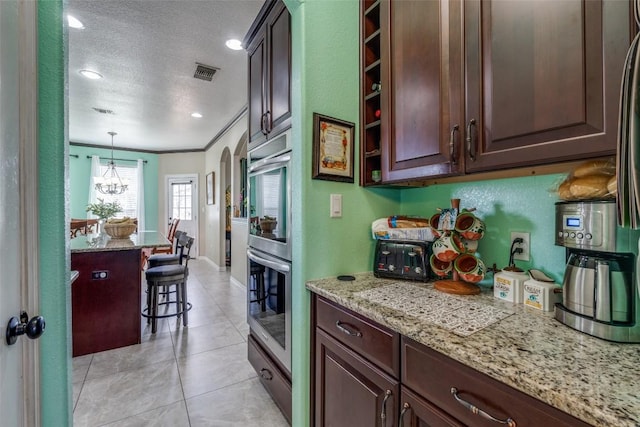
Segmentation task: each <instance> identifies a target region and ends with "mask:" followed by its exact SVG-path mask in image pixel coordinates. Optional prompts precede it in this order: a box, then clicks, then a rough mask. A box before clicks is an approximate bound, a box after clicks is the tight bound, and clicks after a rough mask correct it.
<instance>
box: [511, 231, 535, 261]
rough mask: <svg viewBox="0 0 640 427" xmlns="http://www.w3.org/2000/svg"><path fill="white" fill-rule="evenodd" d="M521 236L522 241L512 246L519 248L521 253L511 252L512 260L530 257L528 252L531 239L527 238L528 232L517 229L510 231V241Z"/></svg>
mask: <svg viewBox="0 0 640 427" xmlns="http://www.w3.org/2000/svg"><path fill="white" fill-rule="evenodd" d="M518 237H519V238H521V239H522V243H517V244H516V245H514V246H513V248H514V249H515V248H520V249H522V253H515V254H513V259H514V260H516V259H517V260H520V261H529V259H530V254H531V241H530V240H529V233H522V232H519V231H512V232H511V242H512V243H513V241H514V240H515V239H517V238H518Z"/></svg>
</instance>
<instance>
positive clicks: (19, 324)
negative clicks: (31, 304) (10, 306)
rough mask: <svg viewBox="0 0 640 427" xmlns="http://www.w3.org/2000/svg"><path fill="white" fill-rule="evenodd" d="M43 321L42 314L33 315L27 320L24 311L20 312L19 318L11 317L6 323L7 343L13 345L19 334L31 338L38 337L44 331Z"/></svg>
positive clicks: (27, 317) (27, 316)
mask: <svg viewBox="0 0 640 427" xmlns="http://www.w3.org/2000/svg"><path fill="white" fill-rule="evenodd" d="M44 327H45V321H44V317H42V316H35V317H32V318H31V320H29V315H28V314H27V312H26V311H23V312H21V313H20V319H18V318H17V317H15V316H14V317H12V318H11V319H9V323H8V324H7V332H6V338H7V344H9V345H13V344H15V343H16V341H17V340H18V337H19V336H20V335H26V336H27V337H29V338H31V339H36V338H40V335H42V334H43V333H44Z"/></svg>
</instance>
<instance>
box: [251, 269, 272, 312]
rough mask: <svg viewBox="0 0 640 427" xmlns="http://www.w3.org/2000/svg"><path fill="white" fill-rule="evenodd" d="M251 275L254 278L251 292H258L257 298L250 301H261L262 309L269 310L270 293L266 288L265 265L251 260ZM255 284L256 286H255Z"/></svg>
mask: <svg viewBox="0 0 640 427" xmlns="http://www.w3.org/2000/svg"><path fill="white" fill-rule="evenodd" d="M249 276H250V277H251V278H253V280H252V281H251V283H250V284H249V292H253V293H255V294H256V299H252V300H250V301H249V302H252V303H253V302H257V303H260V309H261V310H262V311H266V310H267V298H268V296H269V295H268V294H267V292H266V289H265V288H264V266H263V265H260V264H258V263H255V262H253V261H249ZM253 284H255V286H253Z"/></svg>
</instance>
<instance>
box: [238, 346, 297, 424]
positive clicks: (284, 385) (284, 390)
mask: <svg viewBox="0 0 640 427" xmlns="http://www.w3.org/2000/svg"><path fill="white" fill-rule="evenodd" d="M248 341H249V346H248V358H249V363H251V366H253V369H255V370H256V372H257V373H258V376H259V377H260V382H261V383H262V385H263V386H264V388H265V389H267V391H268V392H269V394H270V395H271V397H272V398H273V401H274V402H275V403H276V405H278V408H280V411H281V412H282V414H283V415H284V417H285V418H286V419H287V421H288V422H289V424H291V378H289V376H288V375H287V374H286V373H285V372H284V371H283V370H282V369H281V368H280V367H279V366H278V365H277V364H276V363H275V362H274V361H273V359H272V358H271V356H270V355H269V354H268V353H267V351H266V350H264V349H263V348H262V346H261V345H260V343H259V342H258V340H256V338H254V336H253V335H251V334H250V335H249V340H248Z"/></svg>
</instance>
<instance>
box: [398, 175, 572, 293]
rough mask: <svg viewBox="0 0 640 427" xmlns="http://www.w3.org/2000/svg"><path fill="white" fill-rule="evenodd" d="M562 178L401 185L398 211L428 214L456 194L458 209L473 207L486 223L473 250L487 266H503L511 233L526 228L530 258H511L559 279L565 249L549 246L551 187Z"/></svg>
mask: <svg viewBox="0 0 640 427" xmlns="http://www.w3.org/2000/svg"><path fill="white" fill-rule="evenodd" d="M563 177H564V175H545V176H532V177H523V178H511V179H496V180H488V181H478V182H467V183H462V184H440V185H435V186H433V187H427V188H416V189H407V190H401V191H402V203H401V211H402V212H403V213H406V214H409V215H420V216H425V217H430V216H431V215H433V214H435V213H436V208H446V207H449V206H450V204H451V203H450V200H451V199H452V198H458V199H460V207H461V208H467V209H469V208H476V211H475V212H474V213H475V214H476V215H477V216H478V217H479V218H481V219H482V220H484V222H485V224H486V232H485V235H484V237H483V238H482V239H481V240H480V241H479V244H478V254H479V255H480V258H482V260H483V261H484V262H485V264H487V266H490V265H492V264H493V263H496V265H497V266H498V268H504V267H506V266H507V265H508V260H509V250H510V246H511V232H512V231H523V232H528V233H530V242H531V259H530V261H529V262H525V261H516V265H517V266H518V267H520V268H522V269H524V270H527V269H529V268H536V269H540V270H543V271H545V272H547V273H548V274H549V275H550V276H551V277H553V278H554V279H555V280H556V281H559V282H560V283H562V274H563V272H564V260H565V254H564V248H561V247H557V246H554V241H555V240H554V239H555V237H554V226H555V206H554V203H555V202H556V201H557V197H556V195H555V192H554V191H553V189H554V188H555V186H556V184H557V183H558V182H559V181H560V180H561V179H562V178H563ZM492 277H493V276H491V275H488V276H487V279H485V280H484V281H483V282H482V284H486V285H491V284H492V283H493V282H492V280H493V279H492Z"/></svg>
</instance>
